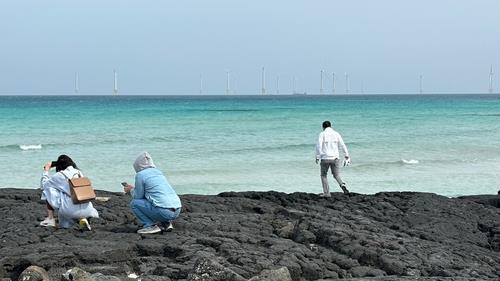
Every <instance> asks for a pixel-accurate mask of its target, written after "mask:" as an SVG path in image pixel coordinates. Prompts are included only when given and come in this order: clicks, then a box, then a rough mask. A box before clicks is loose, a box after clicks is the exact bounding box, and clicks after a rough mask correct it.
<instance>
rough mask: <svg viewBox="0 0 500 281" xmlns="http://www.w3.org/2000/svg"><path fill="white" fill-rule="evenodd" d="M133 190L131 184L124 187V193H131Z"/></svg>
mask: <svg viewBox="0 0 500 281" xmlns="http://www.w3.org/2000/svg"><path fill="white" fill-rule="evenodd" d="M132 189H134V187H133V186H131V185H130V184H127V185H126V186H124V187H123V192H125V193H130V191H131V190H132Z"/></svg>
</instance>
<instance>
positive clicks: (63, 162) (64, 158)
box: [56, 155, 78, 172]
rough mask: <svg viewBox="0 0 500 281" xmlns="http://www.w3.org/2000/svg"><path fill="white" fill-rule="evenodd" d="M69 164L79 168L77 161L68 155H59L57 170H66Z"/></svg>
mask: <svg viewBox="0 0 500 281" xmlns="http://www.w3.org/2000/svg"><path fill="white" fill-rule="evenodd" d="M69 166H73V168H75V169H78V167H77V166H76V164H75V162H73V160H72V159H71V158H69V156H68V155H59V157H57V164H56V172H59V171H64V170H66V168H68V167H69Z"/></svg>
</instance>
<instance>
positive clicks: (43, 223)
mask: <svg viewBox="0 0 500 281" xmlns="http://www.w3.org/2000/svg"><path fill="white" fill-rule="evenodd" d="M40 225H41V226H52V227H55V226H56V219H54V218H51V219H50V218H45V219H44V220H43V221H41V222H40Z"/></svg>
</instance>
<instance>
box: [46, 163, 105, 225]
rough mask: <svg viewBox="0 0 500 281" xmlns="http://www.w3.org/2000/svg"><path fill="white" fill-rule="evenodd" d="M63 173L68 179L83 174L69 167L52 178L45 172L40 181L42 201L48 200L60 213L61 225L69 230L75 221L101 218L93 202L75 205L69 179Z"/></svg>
mask: <svg viewBox="0 0 500 281" xmlns="http://www.w3.org/2000/svg"><path fill="white" fill-rule="evenodd" d="M62 173H64V174H65V175H66V176H67V177H68V178H73V177H74V176H75V175H77V174H81V172H80V171H79V170H77V169H75V168H73V166H69V167H68V168H66V170H64V171H59V172H57V173H55V174H53V175H52V176H50V175H49V172H45V171H44V172H43V174H42V179H41V180H40V188H41V189H42V200H47V202H48V203H49V204H50V206H52V208H54V209H56V210H57V211H58V217H59V225H60V226H61V227H65V228H68V227H71V226H72V225H73V223H75V219H80V218H91V217H92V218H97V217H99V214H98V213H97V210H96V209H95V208H94V206H93V205H92V203H91V202H88V203H83V204H74V203H73V200H72V199H71V190H70V188H69V183H68V179H67V178H66V177H65V176H64V175H63V174H62Z"/></svg>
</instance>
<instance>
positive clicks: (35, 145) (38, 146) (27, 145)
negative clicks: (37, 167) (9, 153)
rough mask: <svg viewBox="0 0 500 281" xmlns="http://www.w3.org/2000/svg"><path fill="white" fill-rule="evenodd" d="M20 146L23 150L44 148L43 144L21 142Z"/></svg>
mask: <svg viewBox="0 0 500 281" xmlns="http://www.w3.org/2000/svg"><path fill="white" fill-rule="evenodd" d="M19 148H20V149H21V150H25V151H26V150H40V149H42V145H41V144H21V145H19Z"/></svg>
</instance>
